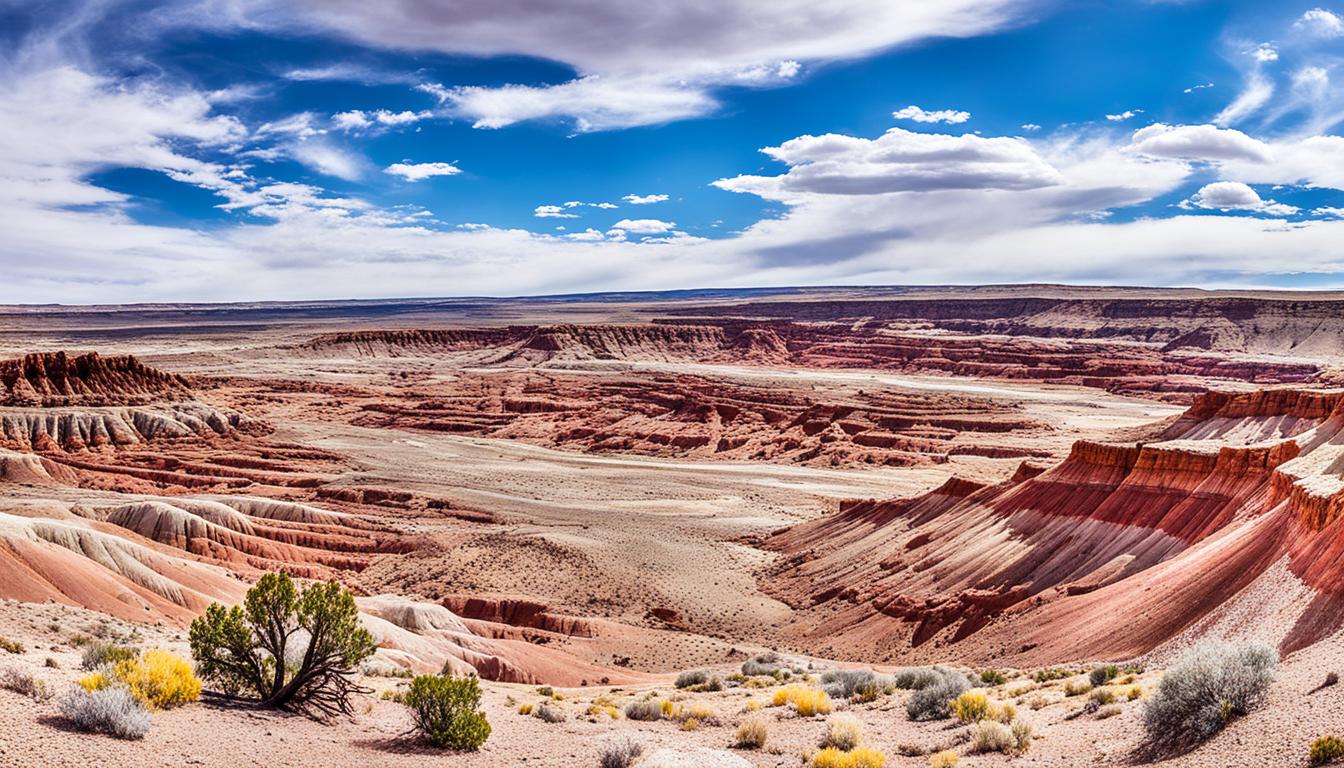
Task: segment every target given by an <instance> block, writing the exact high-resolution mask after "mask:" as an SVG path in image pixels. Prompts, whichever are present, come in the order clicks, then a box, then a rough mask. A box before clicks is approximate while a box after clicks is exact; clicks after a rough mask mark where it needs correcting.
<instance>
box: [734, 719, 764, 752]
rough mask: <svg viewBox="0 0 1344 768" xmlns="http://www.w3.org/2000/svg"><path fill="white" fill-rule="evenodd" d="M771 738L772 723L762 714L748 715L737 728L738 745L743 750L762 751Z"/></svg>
mask: <svg viewBox="0 0 1344 768" xmlns="http://www.w3.org/2000/svg"><path fill="white" fill-rule="evenodd" d="M769 736H770V721H769V720H767V719H766V718H765V716H764V715H761V714H752V715H748V716H747V719H746V720H743V721H742V724H741V725H739V726H737V735H736V744H737V746H738V747H739V748H741V749H760V748H762V747H764V746H765V741H766V739H767V738H769Z"/></svg>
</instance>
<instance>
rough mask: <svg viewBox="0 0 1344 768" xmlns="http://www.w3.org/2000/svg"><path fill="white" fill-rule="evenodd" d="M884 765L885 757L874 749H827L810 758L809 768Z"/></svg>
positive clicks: (856, 767) (874, 766) (849, 767)
mask: <svg viewBox="0 0 1344 768" xmlns="http://www.w3.org/2000/svg"><path fill="white" fill-rule="evenodd" d="M886 764H887V756H886V755H884V754H882V753H881V752H879V751H878V750H876V749H870V748H868V747H857V748H855V749H851V750H848V751H845V750H840V749H836V748H835V747H827V748H825V749H823V750H821V751H820V752H818V753H816V754H815V755H813V756H812V762H811V768H882V766H884V765H886Z"/></svg>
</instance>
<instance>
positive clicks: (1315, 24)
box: [1297, 8, 1344, 37]
mask: <svg viewBox="0 0 1344 768" xmlns="http://www.w3.org/2000/svg"><path fill="white" fill-rule="evenodd" d="M1297 26H1298V27H1300V28H1303V29H1307V30H1310V31H1311V32H1312V33H1313V34H1317V35H1321V36H1322V37H1339V36H1341V35H1344V18H1341V17H1340V16H1339V14H1337V13H1334V12H1332V11H1327V10H1326V9H1324V8H1312V9H1311V10H1309V11H1306V12H1305V13H1303V14H1302V17H1301V18H1299V19H1298V20H1297Z"/></svg>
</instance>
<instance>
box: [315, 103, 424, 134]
mask: <svg viewBox="0 0 1344 768" xmlns="http://www.w3.org/2000/svg"><path fill="white" fill-rule="evenodd" d="M432 116H433V114H432V113H430V112H427V111H421V112H411V111H410V110H402V111H400V112H392V111H391V110H387V109H376V110H373V111H369V112H366V111H364V110H360V109H352V110H349V111H347V112H337V113H336V114H334V115H332V116H331V123H332V125H333V126H334V127H336V128H337V129H339V130H342V131H346V132H347V133H358V132H362V131H367V130H369V129H372V128H395V127H397V126H402V125H410V124H412V123H417V122H419V121H421V120H424V119H426V118H429V117H432Z"/></svg>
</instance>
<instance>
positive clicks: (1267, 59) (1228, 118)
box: [1213, 43, 1279, 125]
mask: <svg viewBox="0 0 1344 768" xmlns="http://www.w3.org/2000/svg"><path fill="white" fill-rule="evenodd" d="M1247 53H1248V55H1249V56H1250V59H1251V65H1250V69H1249V70H1247V71H1246V84H1245V85H1244V86H1243V87H1242V89H1241V93H1239V94H1237V98H1236V99H1234V100H1233V101H1232V103H1231V104H1228V105H1227V106H1226V107H1224V108H1223V110H1222V111H1221V112H1219V113H1218V114H1217V115H1216V116H1215V117H1214V118H1213V122H1215V123H1217V124H1218V125H1231V124H1232V123H1236V122H1239V121H1241V120H1244V119H1246V118H1247V117H1249V116H1250V115H1252V114H1255V112H1256V111H1258V110H1259V109H1260V108H1261V107H1263V106H1264V105H1265V104H1267V103H1268V102H1269V100H1270V98H1271V97H1273V95H1274V81H1273V80H1271V79H1270V78H1269V77H1268V76H1267V75H1266V74H1265V65H1266V64H1270V63H1273V62H1275V61H1278V60H1279V52H1278V50H1276V49H1275V48H1274V47H1273V46H1272V45H1270V44H1269V43H1261V44H1260V45H1258V46H1257V47H1255V48H1254V49H1252V50H1250V51H1248V52H1247Z"/></svg>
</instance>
